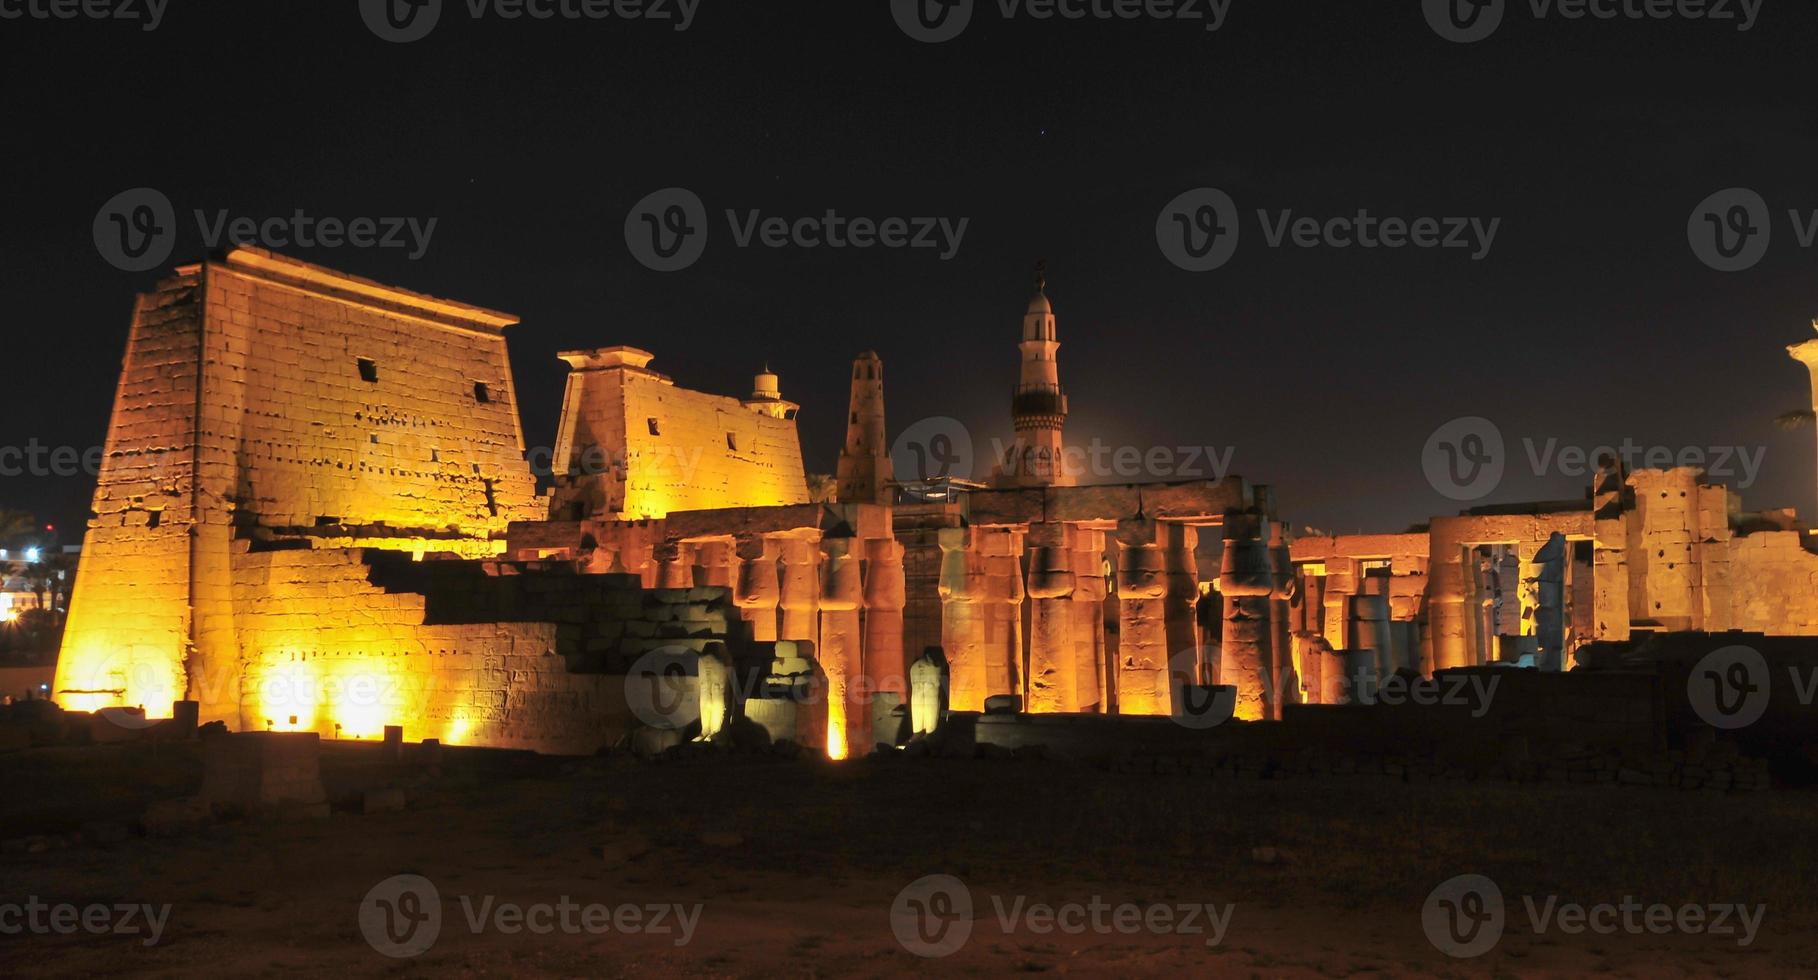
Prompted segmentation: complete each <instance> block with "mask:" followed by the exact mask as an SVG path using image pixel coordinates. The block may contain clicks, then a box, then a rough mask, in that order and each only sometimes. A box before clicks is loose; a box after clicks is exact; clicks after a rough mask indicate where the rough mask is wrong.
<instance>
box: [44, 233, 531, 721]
mask: <svg viewBox="0 0 1818 980" xmlns="http://www.w3.org/2000/svg"><path fill="white" fill-rule="evenodd" d="M513 322H515V320H514V318H512V317H510V316H506V315H504V314H498V313H493V312H490V311H486V310H481V309H479V308H477V307H470V306H466V305H463V304H458V303H452V302H448V301H443V300H436V299H433V298H431V297H426V296H421V295H418V294H415V293H410V292H406V291H404V290H398V289H393V288H391V287H386V286H382V285H379V284H377V283H373V282H369V281H367V280H363V279H359V278H356V277H352V276H347V275H343V274H341V273H336V272H333V271H331V270H327V269H322V268H319V267H316V266H311V265H308V264H306V263H301V262H295V261H292V260H288V259H284V258H281V257H278V256H275V255H272V254H271V253H269V252H266V251H264V250H262V249H254V248H238V249H234V250H233V251H231V252H229V253H227V254H226V255H225V256H224V257H223V258H221V259H218V260H211V261H209V262H206V263H203V264H201V265H197V266H191V267H186V268H183V269H180V270H178V272H177V274H176V275H175V276H174V277H173V278H171V279H169V280H167V281H166V282H164V283H162V284H161V285H160V286H159V288H158V289H157V290H156V291H155V292H153V293H151V294H148V295H147V296H145V297H143V298H141V300H140V301H139V304H138V307H137V308H136V310H135V313H134V318H133V325H132V330H131V336H130V339H129V341H128V345H127V355H126V359H125V363H124V364H123V366H122V370H121V383H120V387H119V391H118V394H117V396H116V401H115V405H114V412H113V416H112V419H111V421H110V423H109V431H108V438H107V451H106V454H105V457H104V459H103V463H102V470H101V473H100V477H99V481H98V484H97V487H96V493H95V506H94V510H95V515H96V516H95V518H94V519H93V521H92V522H91V526H90V532H89V544H88V547H87V548H86V549H85V552H84V555H83V558H82V563H81V568H80V569H79V571H78V573H77V579H76V586H75V592H74V595H73V596H72V600H71V602H72V606H71V610H70V623H69V627H68V629H67V631H66V633H65V637H64V647H63V651H62V654H61V656H60V658H59V663H58V677H57V681H56V683H55V685H54V687H55V689H56V695H57V697H58V698H59V700H60V701H61V702H62V703H64V704H65V706H66V707H70V708H75V709H92V708H96V707H102V706H106V705H110V704H129V705H131V704H145V705H146V706H147V707H148V709H151V710H153V711H163V710H168V709H167V708H166V704H167V703H168V698H167V697H166V695H165V692H168V691H169V690H171V689H172V688H173V687H174V688H176V689H177V690H187V689H188V688H189V687H190V686H192V684H194V685H195V686H196V687H197V691H198V700H200V701H202V705H201V714H202V718H203V720H205V721H207V720H217V719H219V720H224V721H229V722H235V721H237V720H238V714H239V708H238V705H237V704H236V703H235V702H233V701H231V700H222V699H218V698H215V697H213V696H212V695H211V694H210V691H212V690H213V689H214V688H215V685H212V684H208V685H204V684H201V683H200V682H201V680H202V679H204V678H213V677H217V676H220V675H222V674H223V673H228V672H231V671H232V670H233V669H234V667H235V665H236V664H237V662H238V658H239V656H240V643H239V640H240V638H239V635H238V633H237V626H236V623H235V615H236V609H235V597H234V592H233V569H232V551H231V545H232V543H233V542H234V540H235V539H236V538H237V537H238V538H244V537H249V536H265V537H309V538H313V539H315V540H316V543H318V544H332V543H336V542H337V541H347V540H351V539H354V538H358V539H360V541H361V544H362V545H364V546H366V547H378V548H397V549H405V550H419V551H421V550H437V551H451V552H458V553H464V554H471V555H479V554H487V553H492V552H494V551H496V550H497V549H498V548H499V547H500V544H499V543H498V542H496V541H495V538H498V537H502V536H503V533H504V531H505V528H506V526H507V525H508V524H509V522H511V521H513V520H522V519H526V518H529V517H531V516H534V514H535V512H536V500H535V497H534V485H533V481H532V478H531V475H530V471H529V467H528V465H527V464H526V463H525V461H524V443H523V437H522V434H521V432H520V430H519V427H518V420H517V410H516V398H515V392H514V390H513V386H512V381H511V374H510V365H509V362H508V359H507V355H506V350H505V341H504V336H503V332H502V331H503V330H504V328H505V327H506V326H508V325H509V324H511V323H513ZM160 702H164V703H160Z"/></svg>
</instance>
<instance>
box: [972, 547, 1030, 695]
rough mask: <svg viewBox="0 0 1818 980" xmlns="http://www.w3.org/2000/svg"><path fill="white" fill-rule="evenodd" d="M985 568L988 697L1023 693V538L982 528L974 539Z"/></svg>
mask: <svg viewBox="0 0 1818 980" xmlns="http://www.w3.org/2000/svg"><path fill="white" fill-rule="evenodd" d="M973 540H974V541H975V542H977V543H978V546H979V553H980V557H981V558H982V559H983V560H984V566H985V596H984V599H985V608H984V616H985V644H986V655H985V686H986V691H985V693H986V694H987V695H991V694H1021V693H1022V692H1023V536H1022V533H1021V532H1020V531H1016V530H1012V529H1010V528H988V529H984V530H982V531H980V532H978V534H977V535H976V536H975V537H974V539H973Z"/></svg>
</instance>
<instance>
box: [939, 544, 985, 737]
mask: <svg viewBox="0 0 1818 980" xmlns="http://www.w3.org/2000/svg"><path fill="white" fill-rule="evenodd" d="M939 535H940V548H941V582H940V593H941V649H942V651H943V652H944V653H945V654H946V657H947V673H948V703H949V705H950V706H951V708H952V710H954V711H983V710H985V694H986V692H987V687H988V684H987V682H986V675H985V620H984V612H983V599H984V590H985V583H984V575H983V573H982V569H981V568H980V567H979V566H980V561H979V560H978V558H977V555H976V554H975V552H974V551H973V549H972V530H971V529H970V528H963V527H944V528H941V529H940V532H939Z"/></svg>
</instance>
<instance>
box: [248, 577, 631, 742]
mask: <svg viewBox="0 0 1818 980" xmlns="http://www.w3.org/2000/svg"><path fill="white" fill-rule="evenodd" d="M461 564H469V565H471V564H475V563H472V562H463V563H461ZM370 574H371V571H370V568H369V566H368V565H367V564H366V563H365V561H364V560H363V559H362V553H361V552H358V551H348V550H342V549H332V550H299V549H286V550H279V551H265V552H248V553H242V554H239V555H238V556H236V558H235V561H234V593H235V615H236V622H237V624H238V628H239V633H240V642H241V645H242V649H243V650H244V651H245V657H246V659H245V665H244V679H243V682H242V683H241V684H240V685H239V686H238V694H239V703H240V709H241V710H240V724H238V725H236V726H235V727H237V728H239V729H241V730H246V731H262V730H268V729H269V730H274V731H313V732H317V733H319V734H321V735H322V736H324V737H326V738H361V739H370V738H378V737H380V736H381V735H382V734H383V732H384V728H385V726H386V725H402V726H403V728H404V737H405V738H406V739H409V740H412V741H416V740H419V739H423V738H436V739H441V740H442V741H443V742H445V743H448V744H453V745H488V746H493V747H500V748H524V749H534V750H538V751H543V752H552V753H567V754H575V753H581V754H585V753H591V752H595V751H598V750H599V749H600V748H601V747H602V746H604V745H605V744H607V743H608V742H609V741H610V740H611V738H612V737H613V736H614V734H615V728H616V730H619V731H622V729H623V727H624V714H625V711H624V707H623V705H624V703H625V702H624V694H623V682H622V680H621V679H620V678H617V677H612V676H607V675H602V674H580V673H571V672H570V671H569V669H568V662H567V660H566V658H564V657H563V656H561V655H560V654H559V653H558V649H557V647H558V640H557V631H558V628H559V627H558V626H557V625H556V624H555V623H536V622H530V623H511V622H488V623H478V624H430V623H427V622H426V606H427V603H428V598H427V597H426V596H425V595H422V594H418V593H412V592H393V591H388V590H386V589H382V588H380V587H378V586H376V585H374V584H372V583H371V582H370V581H369V580H368V579H369V575H370Z"/></svg>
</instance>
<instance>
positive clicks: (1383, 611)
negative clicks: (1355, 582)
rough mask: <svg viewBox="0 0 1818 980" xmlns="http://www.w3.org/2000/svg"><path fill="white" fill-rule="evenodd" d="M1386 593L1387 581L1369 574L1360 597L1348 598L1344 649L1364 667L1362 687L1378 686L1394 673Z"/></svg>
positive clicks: (1393, 653)
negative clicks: (1347, 637)
mask: <svg viewBox="0 0 1818 980" xmlns="http://www.w3.org/2000/svg"><path fill="white" fill-rule="evenodd" d="M1387 592H1388V583H1387V581H1386V580H1384V579H1382V578H1380V577H1378V576H1374V575H1372V576H1368V577H1366V579H1365V581H1364V592H1363V594H1362V595H1357V596H1353V597H1352V598H1351V639H1350V641H1349V642H1348V643H1346V644H1345V648H1346V649H1348V650H1353V651H1356V654H1357V658H1356V659H1357V661H1358V662H1359V663H1360V664H1362V665H1363V667H1364V668H1365V671H1364V672H1363V676H1361V677H1359V678H1358V680H1359V682H1360V683H1361V684H1363V685H1364V686H1369V687H1373V686H1375V685H1380V684H1381V683H1382V682H1383V680H1384V679H1386V678H1387V677H1388V676H1389V675H1391V674H1393V673H1394V672H1395V651H1394V647H1393V646H1392V644H1393V639H1392V638H1391V636H1390V631H1389V597H1388V595H1387Z"/></svg>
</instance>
